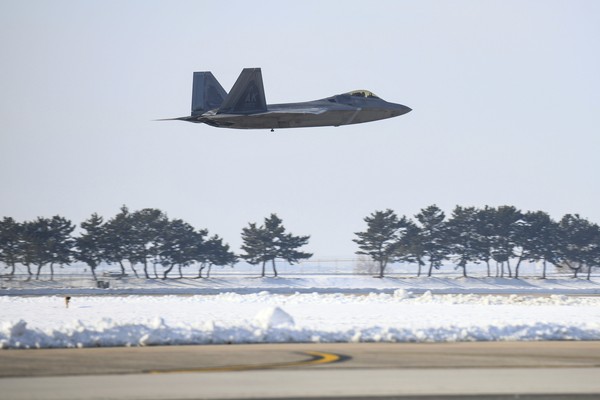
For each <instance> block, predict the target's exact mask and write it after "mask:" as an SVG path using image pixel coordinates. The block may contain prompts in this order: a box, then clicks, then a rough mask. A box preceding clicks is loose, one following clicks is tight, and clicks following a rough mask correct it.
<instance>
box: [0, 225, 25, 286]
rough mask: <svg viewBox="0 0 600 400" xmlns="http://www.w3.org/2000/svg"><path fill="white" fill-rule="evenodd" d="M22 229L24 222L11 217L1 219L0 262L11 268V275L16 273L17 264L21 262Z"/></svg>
mask: <svg viewBox="0 0 600 400" xmlns="http://www.w3.org/2000/svg"><path fill="white" fill-rule="evenodd" d="M22 231H23V226H22V224H20V223H18V222H16V221H15V220H14V219H12V218H10V217H4V218H3V219H2V220H1V221H0V262H2V263H4V264H6V268H10V273H9V274H8V275H9V276H14V275H15V265H16V264H17V262H19V253H20V252H19V249H20V247H21V246H20V241H21V237H22Z"/></svg>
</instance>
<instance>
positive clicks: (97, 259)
mask: <svg viewBox="0 0 600 400" xmlns="http://www.w3.org/2000/svg"><path fill="white" fill-rule="evenodd" d="M103 224H104V220H103V218H102V217H101V216H99V215H98V214H97V213H93V214H92V215H91V216H90V218H89V219H87V220H85V221H83V222H82V223H81V224H80V226H81V228H82V229H84V230H85V232H83V233H82V234H81V235H80V236H79V237H78V238H76V239H75V246H76V248H77V250H76V251H75V254H74V256H75V259H77V260H79V261H82V262H84V263H86V264H87V265H88V266H89V267H90V271H91V272H92V276H93V277H94V280H98V278H97V276H96V268H97V267H98V265H100V263H102V262H103V261H104V259H105V255H104V253H105V246H104V238H105V231H104V226H103Z"/></svg>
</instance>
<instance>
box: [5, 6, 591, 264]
mask: <svg viewBox="0 0 600 400" xmlns="http://www.w3.org/2000/svg"><path fill="white" fill-rule="evenodd" d="M599 38H600V2H597V1H573V0H569V1H566V0H565V1H507V0H502V1H475V0H473V1H371V2H364V1H303V2H294V3H292V2H282V1H255V2H246V1H228V2H218V1H211V2H208V1H207V2H198V1H168V2H167V1H164V2H162V1H161V2H157V1H2V2H0V48H1V50H2V56H1V57H0V188H1V191H2V193H1V196H0V217H1V216H12V217H14V218H16V219H19V220H24V219H31V218H35V217H36V216H51V215H55V214H60V215H64V216H66V217H68V218H70V219H72V220H73V221H74V222H77V223H78V222H80V221H82V220H83V219H86V218H87V217H88V216H89V215H90V214H91V213H93V212H98V213H100V214H101V215H104V216H105V217H111V216H113V215H114V214H115V213H116V212H118V209H119V207H120V206H121V205H122V204H127V205H128V206H129V207H130V208H131V209H140V208H144V207H157V208H160V209H162V210H163V211H165V212H167V214H168V215H169V216H170V217H173V218H175V217H177V218H183V219H185V220H187V221H189V222H190V223H192V224H193V225H195V226H196V227H198V228H200V227H203V228H208V229H209V230H210V231H211V232H213V233H218V234H219V235H221V236H223V237H224V238H225V240H226V241H227V242H229V243H230V244H231V245H232V246H233V247H234V248H235V249H236V250H237V248H238V247H239V244H240V238H239V236H240V231H241V228H242V227H244V226H246V225H247V223H248V222H251V221H252V222H253V221H261V220H262V219H263V218H264V217H265V216H268V215H269V214H270V213H271V212H276V213H278V215H279V216H280V217H282V218H283V220H284V223H285V225H286V226H287V227H288V229H289V230H290V231H292V232H293V233H296V234H310V235H312V239H311V242H310V245H309V246H308V247H307V250H310V251H313V252H314V253H315V256H316V257H317V258H326V257H348V256H352V254H353V252H354V251H355V250H356V248H355V245H354V243H352V241H351V240H352V238H353V237H354V235H353V232H355V231H358V230H362V229H363V228H364V223H363V221H362V219H363V218H364V217H365V216H366V215H368V214H369V213H371V212H372V211H374V210H377V209H384V208H392V209H394V210H396V211H397V212H398V213H399V214H407V215H413V214H415V213H417V212H418V211H419V209H420V208H422V207H425V206H427V205H430V204H433V203H436V204H438V205H439V206H440V207H442V208H443V209H444V210H445V211H446V212H447V213H450V211H451V210H452V208H453V207H454V206H455V205H456V204H460V205H464V206H468V205H473V206H479V207H482V206H484V205H486V204H487V205H491V206H498V205H503V204H509V205H515V206H517V207H519V208H521V209H523V210H544V211H548V212H549V213H550V214H551V215H552V216H553V217H555V218H560V217H561V216H562V215H563V214H565V213H575V212H576V213H580V214H581V215H583V216H585V217H588V218H589V219H590V220H593V221H595V222H600V207H599V206H600V184H599V179H598V171H600V156H599V154H598V152H599V150H600V72H599V71H600V40H599ZM244 67H261V68H262V71H263V80H264V85H265V90H266V96H267V102H269V103H280V102H293V101H304V100H313V99H318V98H323V97H326V96H329V95H332V94H336V93H342V92H347V91H349V90H352V89H369V90H371V91H373V92H375V93H376V94H378V95H379V96H381V97H382V98H384V99H385V100H388V101H392V102H397V103H402V104H405V105H407V106H409V107H411V108H413V109H414V111H413V112H411V113H409V114H407V115H405V116H402V117H399V118H394V119H389V120H384V121H379V122H374V123H369V124H362V125H356V126H345V127H339V128H333V127H330V128H329V127H327V128H311V129H295V130H294V129H292V130H278V131H277V132H276V133H275V134H271V133H270V132H268V131H244V130H227V129H217V128H212V127H209V126H206V125H196V124H188V123H184V122H177V121H175V122H154V121H153V120H154V119H158V118H168V117H177V116H184V115H188V114H189V109H190V98H191V78H192V72H193V71H204V70H210V71H212V72H213V73H214V75H215V76H216V77H217V79H219V81H220V82H221V84H222V85H223V87H224V88H225V90H229V89H230V88H231V86H232V85H233V83H234V82H235V79H236V78H237V76H238V74H239V73H240V71H241V70H242V68H244Z"/></svg>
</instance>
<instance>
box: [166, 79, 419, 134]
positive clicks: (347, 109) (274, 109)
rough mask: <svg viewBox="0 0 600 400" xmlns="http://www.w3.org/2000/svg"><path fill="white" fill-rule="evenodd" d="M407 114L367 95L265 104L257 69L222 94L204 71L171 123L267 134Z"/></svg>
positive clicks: (405, 109)
mask: <svg viewBox="0 0 600 400" xmlns="http://www.w3.org/2000/svg"><path fill="white" fill-rule="evenodd" d="M409 111H411V109H410V108H409V107H406V106H403V105H401V104H395V103H388V102H387V101H384V100H382V99H380V98H379V97H377V96H376V95H375V94H373V93H371V92H370V91H368V90H355V91H352V92H349V93H344V94H338V95H335V96H331V97H327V98H325V99H321V100H314V101H307V102H303V103H286V104H267V102H266V99H265V90H264V88H263V80H262V73H261V70H260V68H245V69H244V70H243V71H242V73H241V74H240V76H239V78H238V79H237V81H236V82H235V84H234V85H233V88H232V89H231V92H229V94H227V92H226V91H225V90H224V89H223V87H222V86H221V85H220V84H219V82H218V81H217V79H216V78H215V77H214V75H213V74H212V73H210V72H194V82H193V87H192V115H191V116H189V117H180V118H173V119H174V120H180V121H189V122H196V123H199V122H202V123H204V124H207V125H211V126H216V127H219V128H236V129H270V130H271V131H274V130H275V129H277V128H303V127H312V126H340V125H349V124H359V123H362V122H369V121H376V120H379V119H385V118H392V117H397V116H399V115H402V114H406V113H407V112H409Z"/></svg>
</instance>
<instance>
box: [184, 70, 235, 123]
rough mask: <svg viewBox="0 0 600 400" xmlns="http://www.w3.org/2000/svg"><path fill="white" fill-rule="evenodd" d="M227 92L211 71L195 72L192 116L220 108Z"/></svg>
mask: <svg viewBox="0 0 600 400" xmlns="http://www.w3.org/2000/svg"><path fill="white" fill-rule="evenodd" d="M226 97H227V92H226V91H225V89H223V86H221V84H220V83H219V81H217V78H215V76H214V75H213V74H212V73H211V72H208V71H207V72H194V83H193V85H192V116H197V115H201V114H204V113H205V112H206V111H208V110H214V109H215V108H219V107H220V106H221V104H222V103H223V100H225V98H226Z"/></svg>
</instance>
